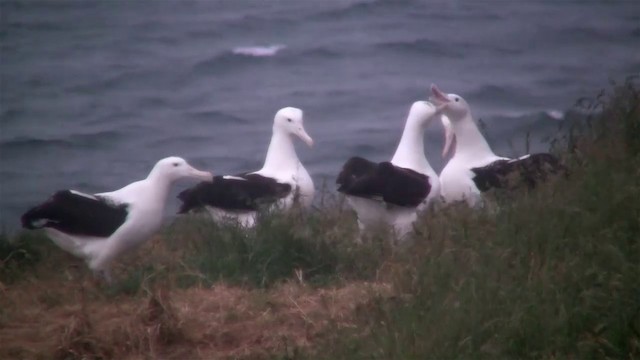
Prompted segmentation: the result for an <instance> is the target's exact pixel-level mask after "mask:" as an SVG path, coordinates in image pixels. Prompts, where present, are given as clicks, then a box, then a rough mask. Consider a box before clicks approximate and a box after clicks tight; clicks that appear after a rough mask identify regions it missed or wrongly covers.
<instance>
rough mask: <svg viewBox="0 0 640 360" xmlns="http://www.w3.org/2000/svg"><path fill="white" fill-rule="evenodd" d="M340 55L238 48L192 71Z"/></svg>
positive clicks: (317, 50)
mask: <svg viewBox="0 0 640 360" xmlns="http://www.w3.org/2000/svg"><path fill="white" fill-rule="evenodd" d="M283 49H287V54H286V56H279V53H280V51H281V50H283ZM341 55H342V53H341V52H340V51H338V50H336V49H331V48H327V47H322V46H320V47H313V48H307V49H289V48H287V47H286V46H285V45H270V46H266V47H238V48H234V49H232V50H231V51H225V52H222V53H219V54H218V55H215V56H213V57H210V58H208V59H205V60H201V61H199V62H197V63H195V64H194V65H193V70H194V71H195V72H196V73H198V74H199V73H202V72H207V73H208V72H219V71H229V70H231V69H241V68H244V67H246V66H251V65H258V64H267V63H273V62H277V63H284V64H291V63H295V62H297V61H300V60H305V59H310V60H313V61H316V60H320V59H331V58H336V57H339V56H341Z"/></svg>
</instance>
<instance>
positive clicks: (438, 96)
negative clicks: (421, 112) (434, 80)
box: [431, 84, 451, 105]
mask: <svg viewBox="0 0 640 360" xmlns="http://www.w3.org/2000/svg"><path fill="white" fill-rule="evenodd" d="M431 93H432V94H433V96H432V97H431V98H432V99H433V100H434V101H435V102H436V103H438V104H439V105H442V104H446V103H450V102H451V100H450V99H449V98H448V97H447V94H445V93H443V92H442V91H440V89H438V87H437V86H436V84H431Z"/></svg>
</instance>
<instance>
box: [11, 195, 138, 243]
mask: <svg viewBox="0 0 640 360" xmlns="http://www.w3.org/2000/svg"><path fill="white" fill-rule="evenodd" d="M128 208H129V204H127V203H114V202H112V201H109V199H108V198H106V197H102V196H95V195H89V194H84V193H81V192H78V191H75V190H60V191H58V192H56V193H55V194H53V195H52V196H51V197H50V198H49V199H48V200H47V201H45V202H44V203H42V204H40V205H38V206H36V207H34V208H32V209H30V210H29V211H27V212H26V213H25V214H24V215H22V219H21V220H22V226H23V227H24V228H26V229H38V228H51V229H55V230H58V231H60V232H63V233H65V234H69V235H78V236H91V237H109V236H111V235H112V234H113V233H114V232H116V230H118V228H119V227H120V226H122V224H124V222H125V220H126V219H127V215H128V214H129V211H128Z"/></svg>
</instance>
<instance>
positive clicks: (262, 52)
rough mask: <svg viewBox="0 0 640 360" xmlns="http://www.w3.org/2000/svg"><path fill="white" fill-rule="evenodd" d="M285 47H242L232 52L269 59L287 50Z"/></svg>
mask: <svg viewBox="0 0 640 360" xmlns="http://www.w3.org/2000/svg"><path fill="white" fill-rule="evenodd" d="M285 48H286V46H285V45H281V44H276V45H268V46H240V47H236V48H234V49H233V50H231V53H233V54H236V55H245V56H255V57H268V56H274V55H276V54H277V53H278V52H279V51H280V50H282V49H285Z"/></svg>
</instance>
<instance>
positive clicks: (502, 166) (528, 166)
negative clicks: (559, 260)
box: [431, 85, 565, 206]
mask: <svg viewBox="0 0 640 360" xmlns="http://www.w3.org/2000/svg"><path fill="white" fill-rule="evenodd" d="M431 90H432V93H433V96H432V101H433V102H434V103H436V104H437V105H438V107H440V108H442V112H443V116H442V124H443V125H444V129H445V145H444V149H443V153H442V155H443V156H446V155H447V153H448V152H450V151H454V155H453V157H452V158H451V159H450V160H449V162H448V163H447V165H446V166H445V167H444V168H443V169H442V172H441V173H440V182H441V189H442V197H443V199H444V200H445V201H447V202H453V201H461V200H463V201H466V202H467V203H468V204H469V205H471V206H476V205H481V204H482V193H483V192H485V191H488V190H491V189H496V188H497V189H513V188H517V187H520V186H528V187H530V188H532V187H535V186H536V184H538V183H539V182H541V181H545V180H546V179H547V178H548V177H549V176H550V175H552V174H557V173H564V172H565V168H564V166H562V164H560V162H559V161H558V159H557V158H556V157H554V156H553V155H551V154H547V153H540V154H529V155H525V156H522V157H519V158H516V159H510V158H506V157H501V156H497V155H496V154H494V153H493V151H492V150H491V148H490V147H489V144H488V143H487V141H486V140H485V138H484V136H482V134H481V133H480V130H479V129H478V127H477V126H476V124H475V122H474V121H473V118H472V116H471V110H470V108H469V105H468V104H467V102H466V101H465V100H464V99H463V98H462V97H460V96H458V95H455V94H444V93H443V92H441V91H440V90H439V89H438V88H437V87H436V86H435V85H432V87H431ZM454 144H455V145H454Z"/></svg>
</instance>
